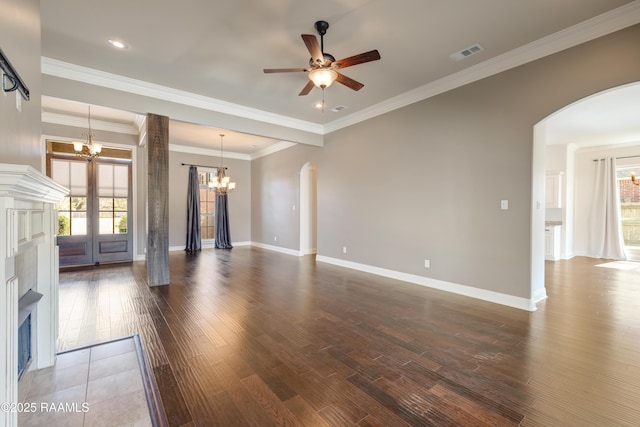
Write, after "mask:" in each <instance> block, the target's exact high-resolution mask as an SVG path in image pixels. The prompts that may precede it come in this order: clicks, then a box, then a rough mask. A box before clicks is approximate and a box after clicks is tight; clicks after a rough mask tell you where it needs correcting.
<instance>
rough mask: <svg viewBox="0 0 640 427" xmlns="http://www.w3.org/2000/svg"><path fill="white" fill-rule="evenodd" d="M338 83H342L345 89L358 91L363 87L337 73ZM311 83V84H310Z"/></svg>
mask: <svg viewBox="0 0 640 427" xmlns="http://www.w3.org/2000/svg"><path fill="white" fill-rule="evenodd" d="M336 81H337V82H338V83H342V84H343V85H345V86H346V87H348V88H350V89H353V90H360V89H362V88H363V87H364V85H363V84H362V83H360V82H358V81H355V80H353V79H352V78H351V77H347V76H345V75H344V74H340V73H338V78H336ZM312 83H313V82H312Z"/></svg>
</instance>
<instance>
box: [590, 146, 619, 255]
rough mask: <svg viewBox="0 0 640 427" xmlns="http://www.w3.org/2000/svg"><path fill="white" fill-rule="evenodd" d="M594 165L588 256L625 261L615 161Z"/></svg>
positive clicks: (598, 161)
mask: <svg viewBox="0 0 640 427" xmlns="http://www.w3.org/2000/svg"><path fill="white" fill-rule="evenodd" d="M594 163H595V164H596V175H595V185H594V189H593V199H592V200H591V211H590V213H589V253H590V255H591V256H593V257H595V258H606V259H616V260H621V259H626V256H625V253H624V240H623V238H622V227H621V225H620V190H619V189H618V180H617V178H616V159H615V158H612V157H608V158H606V159H600V160H597V161H596V162H594Z"/></svg>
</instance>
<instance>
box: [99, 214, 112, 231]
mask: <svg viewBox="0 0 640 427" xmlns="http://www.w3.org/2000/svg"><path fill="white" fill-rule="evenodd" d="M99 229H100V231H99V232H100V234H113V212H100V228H99Z"/></svg>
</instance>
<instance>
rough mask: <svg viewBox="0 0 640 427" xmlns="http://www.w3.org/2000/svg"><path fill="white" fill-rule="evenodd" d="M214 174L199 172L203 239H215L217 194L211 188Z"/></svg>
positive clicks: (201, 232)
mask: <svg viewBox="0 0 640 427" xmlns="http://www.w3.org/2000/svg"><path fill="white" fill-rule="evenodd" d="M213 176H214V174H213V173H212V172H198V178H199V180H200V234H201V236H202V239H215V237H216V234H215V219H216V218H215V207H216V193H215V191H214V190H213V188H211V187H209V182H211V181H212V178H213Z"/></svg>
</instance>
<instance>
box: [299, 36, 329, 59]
mask: <svg viewBox="0 0 640 427" xmlns="http://www.w3.org/2000/svg"><path fill="white" fill-rule="evenodd" d="M302 40H304V44H305V45H307V49H308V50H309V53H310V54H311V59H313V62H315V63H316V64H322V63H323V62H324V55H323V54H322V50H321V49H320V45H319V44H318V39H317V38H316V36H314V35H313V34H302Z"/></svg>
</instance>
